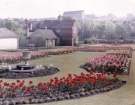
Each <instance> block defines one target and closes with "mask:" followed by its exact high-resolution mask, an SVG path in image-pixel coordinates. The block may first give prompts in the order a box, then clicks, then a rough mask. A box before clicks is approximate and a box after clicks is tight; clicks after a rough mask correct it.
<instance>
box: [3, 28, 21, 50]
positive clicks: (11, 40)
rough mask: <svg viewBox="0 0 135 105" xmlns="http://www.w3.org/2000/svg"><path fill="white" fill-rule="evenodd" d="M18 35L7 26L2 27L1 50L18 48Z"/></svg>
mask: <svg viewBox="0 0 135 105" xmlns="http://www.w3.org/2000/svg"><path fill="white" fill-rule="evenodd" d="M17 48H18V35H17V34H16V33H14V32H13V31H10V30H9V29H7V28H0V50H16V49H17Z"/></svg>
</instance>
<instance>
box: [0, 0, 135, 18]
mask: <svg viewBox="0 0 135 105" xmlns="http://www.w3.org/2000/svg"><path fill="white" fill-rule="evenodd" d="M75 10H84V11H85V14H95V15H97V16H103V15H107V14H110V13H111V14H114V15H116V16H117V17H123V16H125V15H126V14H130V13H132V14H134V15H135V0H0V18H48V17H57V16H58V15H59V14H61V15H62V14H63V12H64V11H75Z"/></svg>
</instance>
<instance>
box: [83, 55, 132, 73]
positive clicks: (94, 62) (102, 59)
mask: <svg viewBox="0 0 135 105" xmlns="http://www.w3.org/2000/svg"><path fill="white" fill-rule="evenodd" d="M81 67H82V68H84V69H86V70H87V71H98V72H108V73H117V74H122V73H129V67H130V59H129V58H128V54H123V53H108V54H106V55H103V56H97V57H93V58H89V60H88V62H87V63H86V64H84V65H82V66H81Z"/></svg>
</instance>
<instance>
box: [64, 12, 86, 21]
mask: <svg viewBox="0 0 135 105" xmlns="http://www.w3.org/2000/svg"><path fill="white" fill-rule="evenodd" d="M63 17H70V18H72V19H74V20H81V21H82V20H83V18H84V11H83V10H80V11H66V12H64V13H63Z"/></svg>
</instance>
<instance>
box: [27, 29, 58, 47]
mask: <svg viewBox="0 0 135 105" xmlns="http://www.w3.org/2000/svg"><path fill="white" fill-rule="evenodd" d="M58 42H59V38H58V37H57V36H56V35H55V33H54V32H53V31H52V30H50V29H37V30H35V31H34V32H32V33H31V34H30V36H29V44H30V45H33V46H35V47H44V48H53V47H55V46H56V45H57V43H58Z"/></svg>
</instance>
